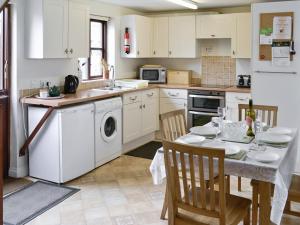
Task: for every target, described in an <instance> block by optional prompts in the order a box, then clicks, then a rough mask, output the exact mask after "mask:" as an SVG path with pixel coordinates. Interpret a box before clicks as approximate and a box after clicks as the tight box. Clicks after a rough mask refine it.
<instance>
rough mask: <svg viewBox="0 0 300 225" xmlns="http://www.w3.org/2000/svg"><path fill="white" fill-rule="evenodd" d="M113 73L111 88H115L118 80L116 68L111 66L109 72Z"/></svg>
mask: <svg viewBox="0 0 300 225" xmlns="http://www.w3.org/2000/svg"><path fill="white" fill-rule="evenodd" d="M111 71H112V76H111V85H110V88H115V82H116V78H115V67H114V66H113V65H111V66H110V68H109V72H111Z"/></svg>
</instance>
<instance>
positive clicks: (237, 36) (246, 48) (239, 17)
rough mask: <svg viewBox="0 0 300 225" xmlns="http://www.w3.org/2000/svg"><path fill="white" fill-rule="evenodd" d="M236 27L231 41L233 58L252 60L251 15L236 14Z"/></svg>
mask: <svg viewBox="0 0 300 225" xmlns="http://www.w3.org/2000/svg"><path fill="white" fill-rule="evenodd" d="M233 15H234V16H235V24H236V27H235V29H234V31H233V35H232V39H231V50H232V51H231V54H232V55H231V56H232V57H233V58H251V36H252V35H251V13H236V14H233Z"/></svg>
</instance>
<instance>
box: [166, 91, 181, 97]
mask: <svg viewBox="0 0 300 225" xmlns="http://www.w3.org/2000/svg"><path fill="white" fill-rule="evenodd" d="M168 95H169V96H171V97H176V96H178V95H179V93H176V94H172V93H170V92H168Z"/></svg>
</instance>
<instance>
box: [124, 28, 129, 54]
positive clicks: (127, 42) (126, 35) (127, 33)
mask: <svg viewBox="0 0 300 225" xmlns="http://www.w3.org/2000/svg"><path fill="white" fill-rule="evenodd" d="M129 41H130V39H129V28H128V27H126V28H125V34H124V52H125V53H126V54H129V53H130V42H129Z"/></svg>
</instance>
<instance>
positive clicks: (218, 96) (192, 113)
mask: <svg viewBox="0 0 300 225" xmlns="http://www.w3.org/2000/svg"><path fill="white" fill-rule="evenodd" d="M218 107H225V92H224V91H207V90H189V92H188V116H187V117H188V119H187V120H188V128H191V127H195V126H203V125H205V124H207V123H209V122H211V118H212V117H216V116H218Z"/></svg>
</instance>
